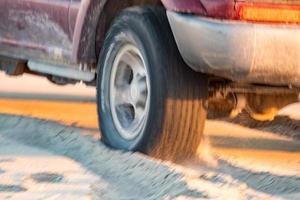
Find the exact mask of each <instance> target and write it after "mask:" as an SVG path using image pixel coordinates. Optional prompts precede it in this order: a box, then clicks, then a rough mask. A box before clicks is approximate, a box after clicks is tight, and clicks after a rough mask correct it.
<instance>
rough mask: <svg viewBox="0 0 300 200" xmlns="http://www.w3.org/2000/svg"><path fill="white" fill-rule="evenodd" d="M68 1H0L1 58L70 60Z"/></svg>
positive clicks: (70, 42)
mask: <svg viewBox="0 0 300 200" xmlns="http://www.w3.org/2000/svg"><path fill="white" fill-rule="evenodd" d="M69 6H70V0H1V1H0V19H1V20H0V54H1V55H2V56H3V55H4V56H9V57H16V58H22V59H25V60H29V59H35V60H45V59H46V60H64V59H68V57H69V56H70V51H71V50H70V49H71V44H72V39H71V36H70V30H69V28H70V27H69V19H68V17H69Z"/></svg>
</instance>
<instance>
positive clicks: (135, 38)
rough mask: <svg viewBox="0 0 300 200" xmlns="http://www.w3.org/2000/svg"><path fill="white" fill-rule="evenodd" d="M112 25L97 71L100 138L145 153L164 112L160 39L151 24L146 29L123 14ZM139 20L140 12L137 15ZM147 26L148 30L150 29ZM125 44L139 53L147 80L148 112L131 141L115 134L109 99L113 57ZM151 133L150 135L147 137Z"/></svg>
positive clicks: (115, 146) (162, 63) (149, 146)
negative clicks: (133, 47) (138, 132)
mask: <svg viewBox="0 0 300 200" xmlns="http://www.w3.org/2000/svg"><path fill="white" fill-rule="evenodd" d="M122 16H123V18H119V19H117V20H116V21H117V23H115V25H114V26H113V27H112V28H111V30H110V31H109V33H108V36H107V38H106V40H105V44H104V48H103V51H102V53H101V55H100V62H99V73H98V80H97V82H98V83H97V84H98V92H97V93H98V95H97V96H98V98H97V99H98V100H97V101H98V112H99V122H100V127H101V131H102V133H103V134H102V140H103V141H104V142H105V143H108V144H110V145H111V146H112V147H113V148H118V149H125V150H137V151H142V152H145V151H147V149H151V145H152V144H153V143H154V141H150V140H153V138H155V136H154V137H153V134H156V133H158V132H159V129H160V128H161V124H162V119H163V115H164V112H163V111H164V108H163V107H164V99H165V98H164V96H165V95H166V94H164V92H163V91H166V90H165V89H164V87H165V84H164V83H163V81H162V80H164V71H163V70H162V69H163V66H164V60H163V59H162V58H161V55H164V54H163V52H160V51H162V48H160V50H159V49H158V46H157V43H159V42H160V41H159V40H155V39H153V37H154V38H155V31H154V30H153V31H151V26H150V27H149V26H148V28H147V29H145V26H147V24H141V22H142V21H143V20H135V19H134V17H133V18H132V17H128V16H126V14H125V15H122ZM136 17H137V19H139V17H141V16H139V15H137V16H136ZM149 29H150V30H149ZM126 43H129V44H132V45H134V46H136V47H137V48H138V49H139V51H140V52H141V54H142V57H143V60H144V62H145V67H146V70H147V73H148V79H149V82H150V94H151V95H150V97H148V98H150V104H149V112H148V116H147V119H146V122H145V126H144V128H143V129H142V130H141V133H140V134H139V135H138V136H137V137H136V138H134V139H132V140H125V139H123V138H122V137H121V136H120V134H119V133H118V131H117V129H116V127H115V125H114V123H113V119H112V113H111V106H110V100H109V96H110V95H109V88H110V77H111V70H112V66H113V62H114V59H115V57H116V55H117V53H118V50H120V48H121V47H122V46H123V45H125V44H126ZM150 134H152V136H150Z"/></svg>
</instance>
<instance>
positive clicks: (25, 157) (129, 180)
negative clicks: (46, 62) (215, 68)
mask: <svg viewBox="0 0 300 200" xmlns="http://www.w3.org/2000/svg"><path fill="white" fill-rule="evenodd" d="M0 82H1V81H0ZM0 85H1V84H0ZM0 91H1V88H0ZM4 92H7V91H4ZM90 92H92V93H93V91H90ZM75 94H76V95H77V93H75ZM43 95H44V94H43ZM69 95H73V93H70V94H69ZM91 96H92V95H90V96H89V95H87V97H88V99H89V100H87V99H85V98H83V99H81V98H79V100H78V99H76V101H65V100H63V98H61V96H59V98H58V99H59V101H56V100H55V97H57V95H55V96H54V98H51V101H47V100H45V98H40V99H44V100H33V99H36V96H35V95H32V94H31V93H29V95H27V96H26V99H25V100H24V99H20V97H22V95H21V96H20V97H18V98H17V99H15V98H16V96H13V97H14V99H11V98H8V97H9V95H4V97H6V98H0V113H4V114H2V115H0V141H1V142H0V199H2V198H4V197H8V198H12V199H26V198H28V199H78V198H82V199H91V198H92V199H230V200H232V199H300V140H299V135H300V122H299V121H298V120H299V119H300V105H299V104H295V105H292V106H290V107H289V108H286V109H284V110H283V111H282V112H281V114H282V115H289V116H290V117H278V118H277V119H276V120H275V122H274V123H265V124H264V123H263V124H259V126H258V127H256V128H253V124H243V126H241V125H238V124H233V123H228V122H225V121H217V120H208V121H207V123H206V129H205V135H206V138H205V142H204V144H202V146H201V149H202V152H201V154H200V155H199V157H201V159H199V161H198V162H192V161H189V160H186V161H185V162H184V163H180V164H174V163H170V162H165V161H160V160H155V159H152V158H149V157H147V156H144V155H141V154H138V153H124V152H120V151H114V150H111V149H108V148H107V147H105V146H104V145H103V144H102V143H101V142H99V141H98V139H99V135H100V134H99V132H98V131H97V127H98V124H97V116H96V105H95V103H94V102H93V101H92V100H90V97H91ZM2 97H3V93H2ZM10 97H12V96H10ZM31 97H32V98H31ZM48 97H49V96H47V98H48ZM92 97H93V96H92ZM80 99H81V100H80ZM67 100H70V99H68V98H67ZM82 101H84V102H82ZM15 115H18V116H15ZM22 116H23V117H22ZM31 117H34V118H31ZM41 119H43V120H41ZM247 127H248V128H247ZM249 127H250V128H249ZM41 180H42V181H41ZM1 195H2V196H1ZM43 195H44V196H43ZM72 195H76V198H74V196H72Z"/></svg>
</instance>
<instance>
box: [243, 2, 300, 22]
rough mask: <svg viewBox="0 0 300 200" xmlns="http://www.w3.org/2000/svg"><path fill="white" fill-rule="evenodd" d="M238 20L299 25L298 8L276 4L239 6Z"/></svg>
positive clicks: (299, 9) (299, 11) (299, 7)
mask: <svg viewBox="0 0 300 200" xmlns="http://www.w3.org/2000/svg"><path fill="white" fill-rule="evenodd" d="M238 7H239V10H238V16H239V19H241V20H245V21H253V22H269V23H300V6H294V5H282V4H279V5H276V4H255V3H254V4H240V5H239V6H238Z"/></svg>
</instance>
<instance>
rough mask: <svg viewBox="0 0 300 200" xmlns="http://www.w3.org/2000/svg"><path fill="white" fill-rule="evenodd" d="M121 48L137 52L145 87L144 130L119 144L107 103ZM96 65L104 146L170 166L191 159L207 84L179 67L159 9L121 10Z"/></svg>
mask: <svg viewBox="0 0 300 200" xmlns="http://www.w3.org/2000/svg"><path fill="white" fill-rule="evenodd" d="M125 43H131V44H134V45H135V46H136V47H138V49H139V50H140V51H141V53H142V55H143V58H144V60H145V63H146V67H147V70H148V72H149V79H150V84H151V96H150V109H149V114H148V119H147V121H146V125H145V128H144V129H143V131H142V132H141V133H140V134H139V136H138V137H137V138H135V139H132V140H126V139H124V138H122V137H121V136H120V134H119V133H118V131H117V130H116V127H115V125H114V123H113V120H112V116H111V109H110V102H109V98H108V96H109V95H108V93H109V91H108V88H109V83H110V80H109V79H110V72H111V68H112V63H113V61H114V58H115V56H116V54H117V52H118V50H119V49H120V47H121V46H122V44H125ZM99 61H100V62H99V66H98V69H99V70H98V80H97V97H98V98H97V99H98V100H97V103H98V115H99V126H100V127H101V132H102V141H103V142H104V143H105V144H107V145H109V146H110V147H113V148H116V149H123V150H129V151H140V152H143V153H146V154H150V155H152V156H155V157H158V158H161V159H167V160H173V161H178V160H181V159H185V158H189V157H192V156H193V155H195V153H196V151H197V148H198V146H199V144H200V142H201V139H202V137H203V134H202V133H203V128H204V124H205V119H206V108H205V106H204V103H205V100H206V97H207V90H208V81H207V77H206V76H205V75H203V74H200V73H195V72H194V71H192V70H191V69H190V68H189V67H187V66H186V64H185V63H184V62H183V60H182V58H181V56H180V54H179V52H178V50H177V46H176V44H175V40H174V37H173V35H172V33H171V29H170V26H169V23H168V21H167V17H166V12H165V10H164V9H162V8H153V7H142V8H141V7H135V8H129V9H126V10H124V11H123V12H122V13H121V14H120V15H119V16H118V17H117V18H116V19H115V21H114V22H113V24H112V26H111V28H110V30H109V31H108V33H107V36H106V39H105V43H104V46H103V48H102V51H101V54H100V58H99Z"/></svg>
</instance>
